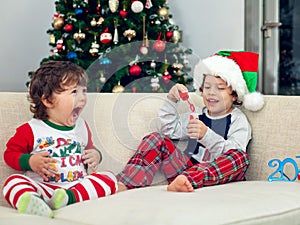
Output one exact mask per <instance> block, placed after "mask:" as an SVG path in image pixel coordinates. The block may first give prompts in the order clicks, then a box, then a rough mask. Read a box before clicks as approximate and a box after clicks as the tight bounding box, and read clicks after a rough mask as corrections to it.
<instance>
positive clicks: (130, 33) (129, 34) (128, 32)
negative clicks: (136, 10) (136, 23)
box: [123, 29, 136, 41]
mask: <svg viewBox="0 0 300 225" xmlns="http://www.w3.org/2000/svg"><path fill="white" fill-rule="evenodd" d="M123 35H124V37H127V38H128V41H131V39H132V38H133V37H135V36H136V32H135V30H131V29H128V30H125V31H124V33H123Z"/></svg>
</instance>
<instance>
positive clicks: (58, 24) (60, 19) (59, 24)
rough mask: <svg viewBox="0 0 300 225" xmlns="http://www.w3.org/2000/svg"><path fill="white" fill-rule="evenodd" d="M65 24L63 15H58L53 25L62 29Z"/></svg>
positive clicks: (57, 28)
mask: <svg viewBox="0 0 300 225" xmlns="http://www.w3.org/2000/svg"><path fill="white" fill-rule="evenodd" d="M64 24H65V20H64V18H63V17H57V18H55V19H54V20H53V27H54V28H55V29H56V30H60V29H61V28H62V27H63V26H64Z"/></svg>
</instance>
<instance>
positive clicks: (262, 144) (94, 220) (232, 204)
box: [0, 92, 300, 225]
mask: <svg viewBox="0 0 300 225" xmlns="http://www.w3.org/2000/svg"><path fill="white" fill-rule="evenodd" d="M165 97H166V94H131V93H122V94H111V93H109V94H97V93H90V94H88V105H87V107H86V109H85V111H84V113H83V115H82V116H83V117H84V118H85V119H86V120H87V121H88V123H89V125H90V127H91V129H92V133H93V139H94V142H95V144H96V146H98V147H99V148H100V149H101V150H102V152H103V157H104V160H103V163H102V164H101V167H100V168H99V170H111V171H114V172H115V173H117V172H118V171H120V170H121V169H122V168H123V166H124V165H125V163H126V162H127V160H128V159H129V157H130V156H131V155H132V153H133V152H134V151H135V149H136V147H137V145H138V144H139V143H140V140H141V138H142V137H143V136H144V135H146V134H148V133H150V132H152V131H155V130H157V127H156V121H157V109H158V108H159V106H160V105H161V104H162V102H163V100H164V99H165ZM192 101H193V102H200V105H201V98H200V97H199V96H198V95H197V94H193V95H192ZM28 106H29V103H28V101H27V99H26V94H25V93H12V92H11V93H7V92H6V93H5V92H2V93H0V151H1V152H2V153H3V151H4V149H5V144H6V142H7V140H8V138H9V137H10V136H12V135H13V134H14V132H15V128H16V127H17V126H19V125H20V124H22V123H24V122H26V121H28V120H29V119H30V118H31V117H32V115H31V113H30V112H29V108H28ZM299 109H300V97H292V96H289V97H286V96H265V107H264V109H263V110H261V111H259V112H256V113H253V112H249V111H245V113H246V114H247V116H248V118H249V121H250V123H251V125H252V128H253V140H252V142H251V144H250V148H249V154H250V160H251V166H250V168H249V170H248V171H247V181H243V182H235V183H229V184H225V185H218V186H212V187H204V188H201V189H197V190H196V191H195V192H192V193H175V192H167V191H166V182H165V180H164V178H163V176H162V175H160V174H159V175H158V176H156V178H155V181H154V184H153V186H151V187H147V188H140V189H134V190H129V191H125V192H121V193H117V194H115V195H112V196H109V197H106V198H101V199H97V200H92V201H86V202H82V203H77V204H73V205H70V206H67V207H65V208H62V209H59V210H57V211H55V212H54V214H55V218H54V219H48V218H44V217H39V216H32V215H21V214H18V213H17V211H16V210H15V209H12V208H10V207H9V206H8V204H7V203H6V202H5V200H4V198H3V194H2V193H1V199H0V204H1V206H0V224H1V225H6V224H8V225H15V224H22V225H27V224H28V225H29V224H30V225H32V224H43V225H48V224H49V225H50V224H60V225H67V224H73V225H76V224H101V225H113V224H116V225H120V224H122V225H125V224H128V225H141V224H143V225H147V224H149V225H150V224H151V225H160V224H168V225H169V224H170V225H177V224H178V225H182V224H205V225H209V224H213V225H216V224H243V225H246V224H263V225H266V224H271V225H275V224H289V225H292V224H300V183H299V182H298V180H296V181H295V182H284V181H272V182H269V181H268V177H269V176H270V175H271V173H273V172H274V171H275V169H276V167H275V168H271V167H270V166H268V162H269V161H270V160H271V159H274V158H277V159H280V160H283V159H285V158H288V157H289V158H292V159H294V160H295V161H296V162H297V160H298V159H296V156H297V155H299V152H300V116H299ZM185 110H187V106H186V104H185V103H182V105H181V109H180V112H183V111H185ZM180 144H182V145H184V144H185V143H183V142H182V143H180ZM1 155H2V154H1ZM15 172H16V171H13V170H12V169H9V168H8V167H7V166H6V165H5V163H4V162H3V157H1V159H0V185H1V187H2V186H3V182H4V180H5V178H6V177H8V176H9V174H11V173H15ZM284 172H285V174H287V175H288V176H289V177H294V176H296V175H295V169H294V167H293V166H291V163H287V164H286V165H285V166H284Z"/></svg>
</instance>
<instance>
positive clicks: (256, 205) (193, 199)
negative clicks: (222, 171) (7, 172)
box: [55, 181, 300, 225]
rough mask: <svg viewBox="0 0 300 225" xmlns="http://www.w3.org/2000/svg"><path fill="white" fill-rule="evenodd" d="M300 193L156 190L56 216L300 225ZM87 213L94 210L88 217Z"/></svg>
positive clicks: (133, 224) (264, 187)
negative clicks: (87, 210)
mask: <svg viewBox="0 0 300 225" xmlns="http://www.w3.org/2000/svg"><path fill="white" fill-rule="evenodd" d="M299 190H300V184H299V183H296V182H294V183H284V182H274V183H270V182H264V181H247V182H236V183H229V184H225V185H218V186H213V187H205V188H201V189H197V190H196V191H195V192H192V193H178V192H167V190H166V186H152V187H147V188H141V189H134V190H129V191H125V192H120V193H117V194H115V195H112V196H109V197H106V198H101V199H97V200H92V201H86V202H82V203H79V204H74V205H70V206H67V207H65V208H62V209H60V210H58V211H56V212H55V218H58V219H60V220H67V221H77V222H80V223H83V224H95V225H96V224H110V225H114V224H116V225H119V224H130V225H140V224H149V225H150V224H155V225H160V224H161V225H162V224H172V225H177V224H178V225H182V224H205V225H209V224H212V225H217V224H240V225H246V224H247V225H248V224H261V225H268V224H270V225H277V224H278V225H282V224H289V225H292V224H299V218H300V195H299ZM82 209H89V212H88V216H87V214H86V212H85V211H82ZM74 212H77V213H74ZM80 212H81V213H80Z"/></svg>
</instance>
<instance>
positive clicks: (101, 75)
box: [99, 71, 106, 84]
mask: <svg viewBox="0 0 300 225" xmlns="http://www.w3.org/2000/svg"><path fill="white" fill-rule="evenodd" d="M99 74H100V77H99V80H100V82H101V83H103V84H104V83H105V82H106V78H105V77H104V73H103V71H101V72H99Z"/></svg>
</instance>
